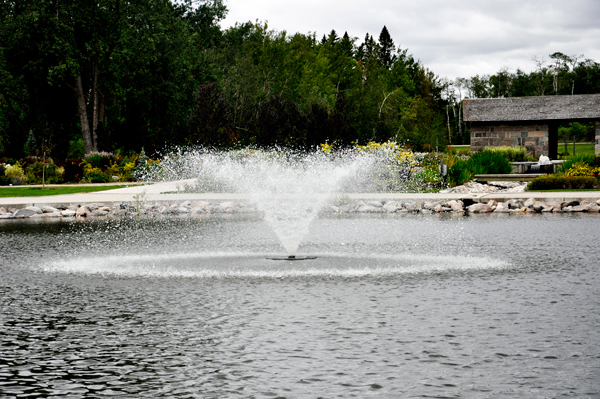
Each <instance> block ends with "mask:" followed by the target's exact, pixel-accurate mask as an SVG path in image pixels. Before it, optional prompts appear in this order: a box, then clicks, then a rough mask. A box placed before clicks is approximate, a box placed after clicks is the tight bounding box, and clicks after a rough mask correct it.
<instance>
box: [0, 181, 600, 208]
mask: <svg viewBox="0 0 600 399" xmlns="http://www.w3.org/2000/svg"><path fill="white" fill-rule="evenodd" d="M193 183H194V179H191V180H181V181H176V182H165V183H155V184H150V185H134V186H131V187H126V188H119V189H115V190H108V191H98V192H93V193H79V194H65V195H52V196H46V197H7V198H0V206H1V207H4V208H7V209H8V207H14V208H22V207H26V206H30V205H35V206H38V207H41V206H44V205H51V206H57V205H71V204H89V203H93V202H99V203H103V204H110V203H114V202H133V201H136V199H138V200H144V201H172V202H176V201H184V200H205V201H219V200H222V201H227V200H242V199H245V198H246V197H247V196H246V195H244V194H232V193H202V194H195V193H180V194H165V193H169V192H171V193H172V192H175V191H179V190H180V189H181V188H182V187H184V186H185V185H186V184H193ZM339 196H340V197H346V198H349V199H364V200H371V199H378V200H383V199H386V200H392V199H393V200H410V199H412V200H417V199H419V200H432V201H440V200H450V199H472V200H473V201H475V202H488V201H489V200H495V201H506V200H508V199H512V198H534V199H535V200H539V201H546V202H547V201H552V200H553V201H571V200H583V199H585V200H588V201H589V200H594V201H596V200H597V199H600V191H578V192H535V191H532V192H524V193H490V194H440V193H343V194H340V195H339Z"/></svg>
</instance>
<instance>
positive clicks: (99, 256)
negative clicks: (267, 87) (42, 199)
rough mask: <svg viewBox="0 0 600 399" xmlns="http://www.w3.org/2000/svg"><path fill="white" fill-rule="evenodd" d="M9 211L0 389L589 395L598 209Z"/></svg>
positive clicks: (594, 364)
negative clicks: (313, 213) (155, 216)
mask: <svg viewBox="0 0 600 399" xmlns="http://www.w3.org/2000/svg"><path fill="white" fill-rule="evenodd" d="M539 216H540V215H532V216H517V217H514V215H510V216H506V217H505V216H502V217H497V215H490V216H489V217H488V216H482V217H469V218H462V219H452V218H442V219H439V218H435V217H427V216H423V215H421V216H418V217H413V216H410V215H408V216H400V217H398V216H394V217H381V216H370V217H356V218H352V217H344V218H325V219H320V220H317V221H316V223H315V225H314V226H313V229H312V231H311V233H310V234H309V236H308V239H307V241H305V242H304V243H303V244H302V245H301V247H300V250H299V254H311V255H317V256H318V258H317V259H315V260H310V261H302V262H287V261H272V260H267V259H266V257H268V256H272V255H282V250H281V249H280V247H279V244H278V243H277V240H276V238H275V236H274V235H273V233H271V232H270V231H269V230H268V229H266V228H265V226H264V223H263V222H262V221H260V220H257V219H254V218H251V217H250V218H241V217H233V218H228V219H224V218H207V219H202V220H159V221H137V222H136V221H127V222H126V221H113V222H99V223H90V222H85V223H49V224H39V223H6V224H0V242H1V243H2V244H1V245H2V247H1V249H0V253H1V254H2V256H1V258H0V298H1V302H0V306H1V309H0V323H1V329H0V331H1V333H0V397H54V396H57V397H60V396H65V397H73V398H76V397H90V398H96V397H105V396H117V395H120V396H123V397H182V398H188V397H200V398H224V397H242V398H248V397H256V398H258V397H287V398H296V397H335V396H341V397H359V398H362V397H366V396H375V397H469V398H471V397H481V398H483V397H494V398H497V397H501V398H502V397H504V398H514V397H562V396H565V397H596V396H598V395H600V388H599V384H598V381H600V349H599V348H600V345H599V344H600V337H599V333H598V331H600V330H599V327H600V312H599V310H600V304H599V302H598V298H599V297H600V296H599V294H600V284H599V283H600V281H599V280H600V279H599V277H600V272H599V271H598V262H597V259H598V258H599V256H598V255H600V254H599V252H600V250H599V249H598V246H597V237H598V236H599V233H600V228H599V227H598V226H600V223H599V222H600V218H599V217H597V216H594V215H578V216H574V215H568V216H566V215H565V216H558V217H553V216H549V215H544V216H543V217H539Z"/></svg>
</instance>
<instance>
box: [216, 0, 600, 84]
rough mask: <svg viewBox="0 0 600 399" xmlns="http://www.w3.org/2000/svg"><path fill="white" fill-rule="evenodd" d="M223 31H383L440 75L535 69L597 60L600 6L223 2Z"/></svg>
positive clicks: (465, 1) (573, 1) (574, 2)
mask: <svg viewBox="0 0 600 399" xmlns="http://www.w3.org/2000/svg"><path fill="white" fill-rule="evenodd" d="M225 4H226V5H227V8H228V10H229V12H228V15H227V18H226V19H225V20H224V21H223V22H222V24H221V25H222V26H223V27H224V28H227V27H229V26H232V25H234V24H235V23H236V22H246V21H253V22H254V21H256V20H257V19H258V20H260V21H263V22H264V21H266V22H267V23H268V27H269V29H273V30H277V31H283V30H285V31H287V32H288V33H296V32H301V33H309V32H316V33H317V37H319V38H320V37H322V36H323V34H328V33H329V32H330V31H331V29H335V30H336V32H337V33H338V35H339V36H342V35H343V34H344V32H345V31H347V32H348V34H349V35H350V36H351V37H357V38H359V41H358V42H359V43H360V42H362V41H363V39H364V37H365V34H366V33H367V32H368V33H370V34H372V35H373V36H374V37H375V39H376V40H377V38H378V37H379V33H380V32H381V28H382V27H383V26H384V25H385V26H387V28H388V30H389V31H390V34H391V35H392V39H393V40H394V43H395V44H396V45H397V46H398V45H399V46H401V47H402V48H403V49H405V48H408V52H409V53H411V54H412V55H413V56H414V57H415V58H417V59H419V60H421V62H422V63H423V65H424V66H425V67H427V68H429V69H430V70H431V71H433V72H434V73H435V74H437V75H439V76H440V77H448V78H451V79H453V78H455V77H459V76H460V77H470V76H474V75H476V74H479V75H482V74H491V73H495V72H497V71H498V70H499V69H500V68H502V67H508V68H509V69H510V70H511V71H515V70H516V69H517V68H521V69H523V70H524V71H526V72H530V71H532V70H534V69H535V63H534V62H533V61H532V57H533V56H538V57H539V58H541V57H543V58H545V59H546V60H549V57H548V55H549V54H551V53H554V52H557V51H560V52H562V53H564V54H567V55H579V54H581V53H583V54H585V58H591V59H594V60H595V61H596V62H600V23H599V21H600V19H599V17H600V0H495V1H491V0H460V1H458V0H395V1H394V0H367V1H364V0H363V1H358V0H343V1H341V0H302V1H297V0H225Z"/></svg>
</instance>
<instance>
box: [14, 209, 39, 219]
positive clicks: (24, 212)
mask: <svg viewBox="0 0 600 399" xmlns="http://www.w3.org/2000/svg"><path fill="white" fill-rule="evenodd" d="M38 209H39V208H38ZM37 214H38V213H37V212H36V211H34V210H33V209H28V208H24V209H19V210H18V211H17V212H16V213H15V214H14V215H15V216H16V217H21V218H28V217H31V216H33V215H37Z"/></svg>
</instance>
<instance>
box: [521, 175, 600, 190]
mask: <svg viewBox="0 0 600 399" xmlns="http://www.w3.org/2000/svg"><path fill="white" fill-rule="evenodd" d="M597 186H598V179H596V178H595V177H586V176H574V177H565V176H556V175H550V176H540V177H536V178H535V179H533V180H532V181H530V182H529V184H528V185H527V191H534V190H568V189H573V190H581V189H591V188H596V187H597Z"/></svg>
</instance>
